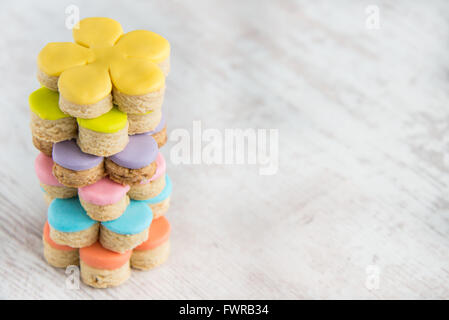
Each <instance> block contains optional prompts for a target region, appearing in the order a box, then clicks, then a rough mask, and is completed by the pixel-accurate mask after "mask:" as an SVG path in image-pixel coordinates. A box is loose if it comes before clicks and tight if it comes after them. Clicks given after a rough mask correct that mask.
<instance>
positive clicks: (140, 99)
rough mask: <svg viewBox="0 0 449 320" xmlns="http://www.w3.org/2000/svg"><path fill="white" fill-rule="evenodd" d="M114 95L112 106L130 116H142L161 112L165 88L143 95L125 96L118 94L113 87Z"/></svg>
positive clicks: (124, 94) (121, 93)
mask: <svg viewBox="0 0 449 320" xmlns="http://www.w3.org/2000/svg"><path fill="white" fill-rule="evenodd" d="M112 92H113V93H114V104H116V105H117V106H118V108H119V110H120V111H123V112H126V113H132V114H143V113H147V112H150V111H156V110H161V108H162V103H163V102H164V93H165V86H164V87H163V88H161V89H159V90H156V91H154V92H150V93H147V94H143V95H137V96H132V95H127V94H126V93H123V92H120V91H119V90H117V89H116V88H115V87H114V88H112Z"/></svg>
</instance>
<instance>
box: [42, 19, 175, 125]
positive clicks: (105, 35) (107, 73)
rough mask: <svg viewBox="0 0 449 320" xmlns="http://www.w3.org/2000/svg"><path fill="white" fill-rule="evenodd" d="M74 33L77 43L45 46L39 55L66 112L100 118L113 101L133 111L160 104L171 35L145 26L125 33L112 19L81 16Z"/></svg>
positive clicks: (46, 82)
mask: <svg viewBox="0 0 449 320" xmlns="http://www.w3.org/2000/svg"><path fill="white" fill-rule="evenodd" d="M73 38H74V40H75V42H76V43H67V42H61V43H50V44H48V45H46V46H45V47H44V48H43V49H42V51H41V52H40V53H39V57H38V66H39V73H38V78H39V81H40V82H41V83H42V84H43V85H44V86H47V87H48V88H50V89H53V90H54V89H59V91H60V93H61V94H60V107H61V109H62V110H63V111H64V112H66V113H68V114H70V115H72V116H75V117H79V118H87V119H90V118H96V117H98V116H100V115H101V114H104V113H106V112H108V111H109V110H110V109H111V108H112V100H114V101H115V103H116V104H117V105H118V107H119V109H120V110H122V111H124V112H129V113H145V112H148V111H151V110H158V109H160V107H161V106H162V102H163V95H164V89H165V75H166V74H167V73H168V70H169V55H170V45H169V43H168V41H167V40H165V39H164V38H163V37H161V36H159V35H158V34H156V33H153V32H150V31H145V30H137V31H132V32H129V33H127V34H124V35H123V30H122V27H121V26H120V24H119V23H118V22H116V21H114V20H112V19H109V18H86V19H83V20H81V21H80V22H79V26H78V28H74V30H73ZM55 83H57V86H56V88H55ZM112 89H113V94H114V97H113V99H112V96H111V90H112Z"/></svg>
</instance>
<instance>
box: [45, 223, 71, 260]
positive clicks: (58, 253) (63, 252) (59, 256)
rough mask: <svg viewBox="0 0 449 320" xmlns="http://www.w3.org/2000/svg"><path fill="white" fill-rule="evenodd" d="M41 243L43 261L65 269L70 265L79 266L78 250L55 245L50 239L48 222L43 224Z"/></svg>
mask: <svg viewBox="0 0 449 320" xmlns="http://www.w3.org/2000/svg"><path fill="white" fill-rule="evenodd" d="M42 241H43V243H44V257H45V260H47V262H48V263H49V264H51V265H52V266H53V267H57V268H66V267H68V266H70V265H78V264H79V255H78V249H76V248H72V247H69V246H65V245H60V244H57V243H56V242H54V241H53V240H52V239H51V238H50V226H49V225H48V221H47V222H45V226H44V232H43V235H42Z"/></svg>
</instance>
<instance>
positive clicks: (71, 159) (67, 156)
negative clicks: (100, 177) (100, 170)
mask: <svg viewBox="0 0 449 320" xmlns="http://www.w3.org/2000/svg"><path fill="white" fill-rule="evenodd" d="M52 155H53V160H54V162H55V163H57V164H58V165H60V166H61V167H64V168H66V169H70V170H74V171H82V170H88V169H91V168H94V167H96V166H98V165H99V164H100V163H101V162H102V161H103V157H98V156H94V155H93V154H88V153H84V152H82V151H81V149H80V147H79V146H78V145H77V144H76V141H75V140H74V139H72V140H66V141H61V142H58V143H55V144H54V145H53V152H52Z"/></svg>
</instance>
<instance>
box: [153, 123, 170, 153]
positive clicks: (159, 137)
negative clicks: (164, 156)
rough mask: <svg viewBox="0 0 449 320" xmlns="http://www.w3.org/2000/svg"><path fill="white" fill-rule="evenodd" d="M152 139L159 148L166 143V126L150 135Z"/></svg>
mask: <svg viewBox="0 0 449 320" xmlns="http://www.w3.org/2000/svg"><path fill="white" fill-rule="evenodd" d="M152 137H153V139H154V140H156V142H157V147H158V148H159V149H160V148H161V147H163V146H164V145H165V144H166V143H167V126H165V127H164V129H162V130H161V131H159V132H157V133H155V134H153V135H152Z"/></svg>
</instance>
